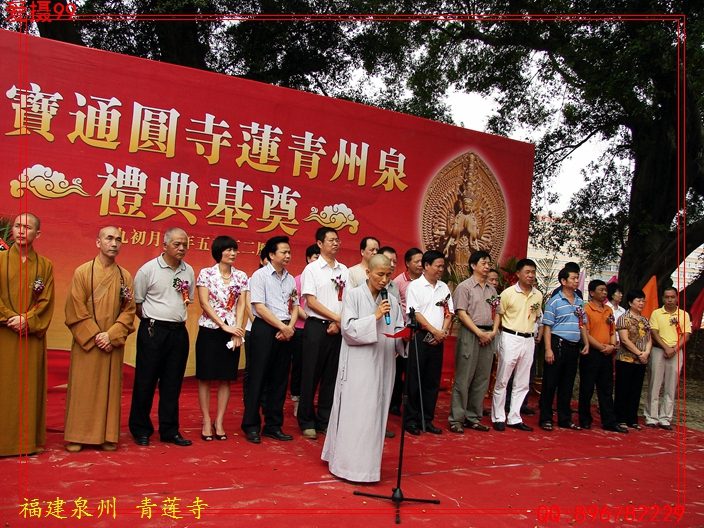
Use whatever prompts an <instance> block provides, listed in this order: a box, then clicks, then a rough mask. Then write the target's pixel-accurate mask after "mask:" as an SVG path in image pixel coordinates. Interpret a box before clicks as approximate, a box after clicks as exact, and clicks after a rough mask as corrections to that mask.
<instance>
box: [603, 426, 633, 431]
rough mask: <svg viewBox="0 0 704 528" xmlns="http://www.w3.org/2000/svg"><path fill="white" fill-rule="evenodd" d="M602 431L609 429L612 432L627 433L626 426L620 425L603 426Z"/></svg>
mask: <svg viewBox="0 0 704 528" xmlns="http://www.w3.org/2000/svg"><path fill="white" fill-rule="evenodd" d="M604 431H611V432H613V433H627V432H628V428H626V427H624V426H622V425H614V426H613V427H604Z"/></svg>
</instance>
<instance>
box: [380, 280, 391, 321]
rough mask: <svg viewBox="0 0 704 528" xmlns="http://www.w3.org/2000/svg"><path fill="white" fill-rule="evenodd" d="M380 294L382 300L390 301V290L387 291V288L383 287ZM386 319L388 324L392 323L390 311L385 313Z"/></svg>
mask: <svg viewBox="0 0 704 528" xmlns="http://www.w3.org/2000/svg"><path fill="white" fill-rule="evenodd" d="M379 295H381V300H382V301H388V300H389V292H388V291H386V288H382V289H381V290H380V291H379ZM384 321H386V324H387V325H389V324H391V316H390V315H389V312H386V313H385V314H384Z"/></svg>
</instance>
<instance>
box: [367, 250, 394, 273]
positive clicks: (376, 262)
mask: <svg viewBox="0 0 704 528" xmlns="http://www.w3.org/2000/svg"><path fill="white" fill-rule="evenodd" d="M379 266H391V261H390V260H389V257H387V256H386V255H381V254H379V253H377V254H376V255H374V256H373V257H372V258H370V259H369V271H374V270H375V269H376V268H378V267H379Z"/></svg>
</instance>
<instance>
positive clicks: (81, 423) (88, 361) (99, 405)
mask: <svg viewBox="0 0 704 528" xmlns="http://www.w3.org/2000/svg"><path fill="white" fill-rule="evenodd" d="M96 245H97V246H98V249H99V253H98V256H97V257H95V258H94V259H93V260H91V261H89V262H86V263H85V264H82V265H81V266H79V267H78V269H76V273H75V274H74V275H73V280H72V281H71V290H70V291H69V294H68V296H67V297H66V326H68V327H69V329H70V330H71V333H72V334H73V345H72V346H71V363H70V366H69V371H68V391H67V394H66V424H65V428H64V439H65V440H66V441H68V442H69V443H68V445H67V446H66V449H67V450H68V451H69V452H71V453H77V452H78V451H80V450H81V449H82V448H83V445H84V444H94V445H99V446H100V447H101V448H102V449H103V450H104V451H115V449H117V443H118V441H119V438H120V408H121V405H120V403H121V402H120V399H121V396H122V359H123V356H124V351H125V341H126V340H127V336H128V335H129V334H131V333H132V332H134V315H135V304H134V284H133V283H132V275H130V273H129V272H128V271H127V270H126V269H124V268H122V267H121V266H118V265H117V263H116V262H115V258H116V257H117V255H118V253H119V252H120V248H121V247H122V234H121V233H120V230H119V229H117V228H115V227H104V228H103V229H101V230H100V233H99V235H98V240H97V241H96Z"/></svg>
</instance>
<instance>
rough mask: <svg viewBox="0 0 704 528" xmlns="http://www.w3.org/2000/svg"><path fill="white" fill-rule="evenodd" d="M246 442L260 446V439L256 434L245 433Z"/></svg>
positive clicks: (254, 432) (253, 432)
mask: <svg viewBox="0 0 704 528" xmlns="http://www.w3.org/2000/svg"><path fill="white" fill-rule="evenodd" d="M247 442H252V443H253V444H261V443H262V438H261V437H260V436H259V433H258V432H256V431H252V432H250V433H247Z"/></svg>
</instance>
